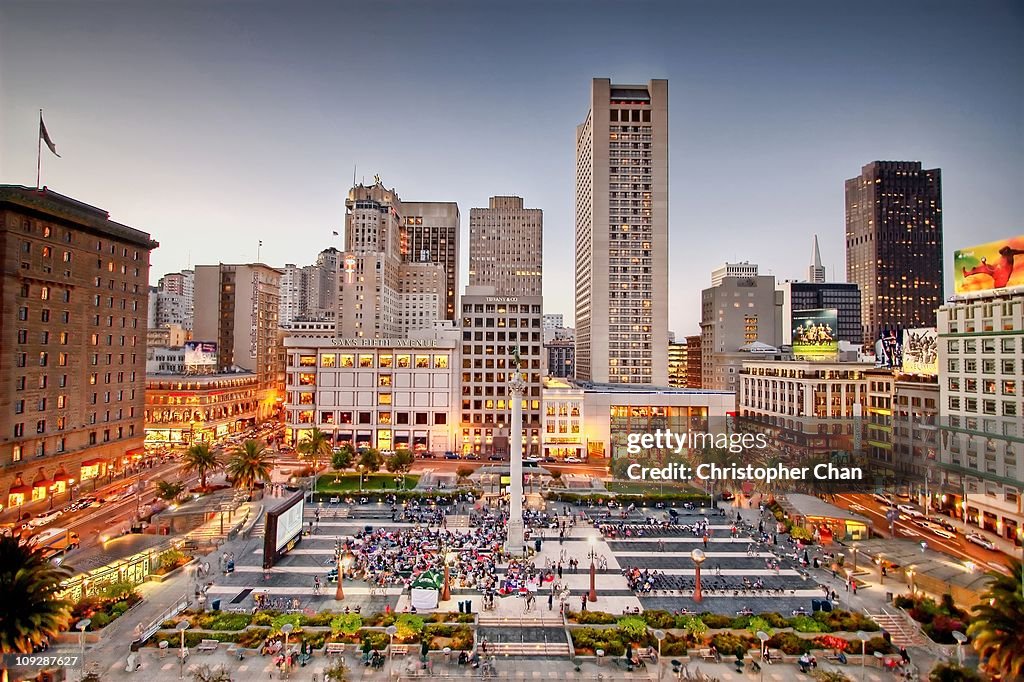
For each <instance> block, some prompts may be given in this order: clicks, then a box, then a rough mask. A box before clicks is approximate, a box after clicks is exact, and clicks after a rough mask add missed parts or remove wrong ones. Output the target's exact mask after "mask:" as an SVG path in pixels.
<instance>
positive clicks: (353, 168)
mask: <svg viewBox="0 0 1024 682" xmlns="http://www.w3.org/2000/svg"><path fill="white" fill-rule="evenodd" d="M352 186H353V187H355V186H356V164H354V163H353V164H352Z"/></svg>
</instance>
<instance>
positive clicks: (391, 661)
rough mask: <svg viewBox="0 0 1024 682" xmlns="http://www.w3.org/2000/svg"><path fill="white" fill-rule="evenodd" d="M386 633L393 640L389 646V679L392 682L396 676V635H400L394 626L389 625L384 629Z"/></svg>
mask: <svg viewBox="0 0 1024 682" xmlns="http://www.w3.org/2000/svg"><path fill="white" fill-rule="evenodd" d="M384 632H385V633H387V636H388V637H390V638H391V641H390V643H389V644H388V679H389V680H390V679H391V678H392V677H394V676H395V635H396V634H397V633H398V628H397V627H395V626H394V625H389V626H387V628H385V629H384Z"/></svg>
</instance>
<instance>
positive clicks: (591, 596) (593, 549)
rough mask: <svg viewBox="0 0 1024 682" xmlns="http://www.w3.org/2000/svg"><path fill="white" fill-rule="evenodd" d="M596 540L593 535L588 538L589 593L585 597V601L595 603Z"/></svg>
mask: <svg viewBox="0 0 1024 682" xmlns="http://www.w3.org/2000/svg"><path fill="white" fill-rule="evenodd" d="M596 542H597V538H595V537H594V536H593V535H591V536H590V593H589V594H588V595H587V601H591V602H594V601H597V586H596V584H595V582H594V581H595V579H596V577H597V567H596V566H595V565H594V559H596V558H597V549H596V547H597V545H596V544H595V543H596Z"/></svg>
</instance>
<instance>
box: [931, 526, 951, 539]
mask: <svg viewBox="0 0 1024 682" xmlns="http://www.w3.org/2000/svg"><path fill="white" fill-rule="evenodd" d="M928 530H930V531H931V532H932V533H934V534H935V535H938V536H939V537H940V538H946V539H947V540H953V539H955V538H956V533H954V532H952V531H949V530H946V529H945V528H943V527H942V526H936V525H934V524H932V526H931V527H930V528H929V529H928Z"/></svg>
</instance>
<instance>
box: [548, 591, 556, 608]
mask: <svg viewBox="0 0 1024 682" xmlns="http://www.w3.org/2000/svg"><path fill="white" fill-rule="evenodd" d="M554 608H555V593H554V591H551V592H549V593H548V611H552V610H554Z"/></svg>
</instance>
